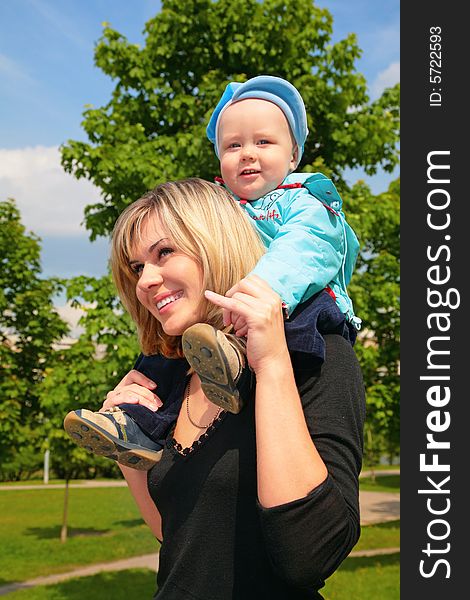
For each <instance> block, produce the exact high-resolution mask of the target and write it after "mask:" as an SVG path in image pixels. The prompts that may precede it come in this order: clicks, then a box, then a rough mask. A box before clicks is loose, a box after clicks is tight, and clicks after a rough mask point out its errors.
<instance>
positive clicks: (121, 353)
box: [39, 276, 138, 542]
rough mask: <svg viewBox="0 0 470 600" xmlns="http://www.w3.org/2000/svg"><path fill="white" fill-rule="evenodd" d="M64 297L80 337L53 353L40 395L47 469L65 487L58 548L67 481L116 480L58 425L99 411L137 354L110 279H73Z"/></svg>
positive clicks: (110, 465) (108, 465) (112, 470)
mask: <svg viewBox="0 0 470 600" xmlns="http://www.w3.org/2000/svg"><path fill="white" fill-rule="evenodd" d="M67 295H68V298H69V299H70V298H72V299H73V301H72V303H73V305H74V306H75V307H77V308H81V309H82V311H83V313H84V314H83V316H82V318H81V319H80V321H79V325H80V326H81V327H82V328H83V332H82V334H81V335H80V337H79V339H78V340H77V341H76V343H74V344H73V345H72V346H70V347H69V348H65V349H63V350H61V351H58V352H56V353H55V356H54V360H53V361H52V362H51V364H50V365H49V368H48V370H47V372H46V377H45V378H44V380H43V381H42V384H41V386H40V390H39V394H40V401H41V407H42V409H43V411H44V415H45V429H46V431H47V436H48V442H49V447H50V449H51V463H52V467H53V469H54V472H55V473H56V474H57V475H58V476H59V477H62V478H64V479H65V481H66V486H65V494H64V509H63V521H62V528H61V535H60V539H61V541H62V542H65V541H66V539H67V531H68V522H67V521H68V498H69V481H70V480H71V479H76V478H78V477H87V478H92V477H95V476H97V475H101V476H103V475H104V476H116V475H118V474H119V471H118V468H117V467H116V464H115V463H114V462H113V461H111V460H109V459H107V458H101V457H97V456H95V455H93V454H90V453H88V452H86V451H85V450H84V449H83V448H81V447H78V446H77V445H76V444H75V443H74V442H73V441H72V440H71V439H70V438H69V436H68V435H67V434H66V433H65V431H64V429H63V419H64V417H65V415H66V414H67V413H68V412H69V411H70V410H75V409H78V408H82V407H83V408H88V409H90V410H98V409H99V408H101V404H102V402H103V400H104V398H105V396H106V393H107V392H108V391H109V390H110V389H112V388H114V387H115V385H116V384H117V382H118V381H119V380H120V379H121V378H122V376H123V374H124V373H125V372H127V371H128V370H129V368H130V367H131V366H132V364H133V361H134V360H135V358H136V356H137V354H138V344H137V336H136V332H135V330H134V327H133V324H132V323H131V321H130V319H129V317H128V316H127V314H125V313H124V312H123V310H122V308H121V307H120V304H119V300H118V299H117V298H116V295H115V293H114V289H113V286H112V285H111V281H110V277H109V276H105V277H102V278H100V279H94V278H91V277H77V278H75V279H72V280H70V281H68V282H67Z"/></svg>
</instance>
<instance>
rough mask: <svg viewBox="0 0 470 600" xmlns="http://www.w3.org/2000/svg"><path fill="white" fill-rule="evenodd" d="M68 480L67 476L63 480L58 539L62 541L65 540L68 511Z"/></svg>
mask: <svg viewBox="0 0 470 600" xmlns="http://www.w3.org/2000/svg"><path fill="white" fill-rule="evenodd" d="M69 481H70V480H69V478H67V479H66V480H65V493H64V512H63V515H62V528H61V530H60V541H61V542H62V543H64V542H66V541H67V529H68V526H67V519H68V513H69Z"/></svg>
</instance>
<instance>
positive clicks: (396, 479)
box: [359, 475, 400, 493]
mask: <svg viewBox="0 0 470 600" xmlns="http://www.w3.org/2000/svg"><path fill="white" fill-rule="evenodd" d="M359 489H360V490H363V491H367V492H395V493H399V492H400V475H376V476H375V481H374V480H373V479H372V478H371V477H361V478H360V479H359Z"/></svg>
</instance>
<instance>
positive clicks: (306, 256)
mask: <svg viewBox="0 0 470 600" xmlns="http://www.w3.org/2000/svg"><path fill="white" fill-rule="evenodd" d="M295 183H297V184H302V187H298V188H290V189H282V186H281V187H280V188H278V189H275V190H273V191H272V192H270V193H268V194H266V195H265V196H263V197H262V198H259V199H258V200H253V201H248V202H245V201H244V200H241V202H240V204H241V205H242V206H243V207H244V208H245V210H246V212H247V213H248V215H249V216H250V217H251V218H252V219H253V222H254V224H255V225H256V228H257V230H258V231H259V233H260V234H261V238H262V240H263V243H264V244H265V246H266V248H267V249H268V251H267V252H266V254H265V255H264V256H262V257H261V259H260V260H259V261H258V263H257V265H256V267H255V268H254V270H253V271H252V272H253V273H256V275H259V277H262V278H263V279H265V280H266V281H267V282H268V283H269V284H270V286H271V287H272V288H273V289H274V290H275V291H276V292H277V293H278V294H279V295H280V297H281V298H282V300H283V301H284V303H285V305H286V308H287V313H288V314H289V315H290V314H291V313H292V311H293V310H294V309H295V307H296V306H297V305H298V304H299V303H300V302H303V301H305V300H308V298H310V297H311V296H313V294H316V293H317V292H319V291H321V290H322V289H323V288H325V287H326V286H329V287H330V288H331V289H332V290H333V292H334V294H335V296H336V303H337V305H338V307H339V309H340V310H341V312H342V313H343V314H345V315H346V317H347V319H348V321H350V322H352V323H353V324H354V325H355V327H356V328H357V329H359V328H360V323H361V320H360V319H359V318H358V317H356V316H355V315H354V309H353V305H352V302H351V300H350V298H349V296H348V292H347V289H346V286H347V285H348V283H349V281H350V280H351V277H352V274H353V271H354V265H355V263H356V259H357V255H358V252H359V242H358V240H357V237H356V235H355V233H354V231H353V230H352V229H351V227H350V226H349V225H348V223H347V222H346V219H345V216H344V214H343V212H342V210H341V209H342V205H343V202H342V200H341V197H340V195H339V194H338V192H337V190H336V187H335V185H334V184H333V182H332V181H331V180H330V179H328V178H327V177H325V175H323V174H322V173H291V174H290V175H288V176H287V177H286V179H285V180H284V181H283V183H282V185H289V184H295ZM235 197H236V196H235ZM237 199H238V200H240V198H237Z"/></svg>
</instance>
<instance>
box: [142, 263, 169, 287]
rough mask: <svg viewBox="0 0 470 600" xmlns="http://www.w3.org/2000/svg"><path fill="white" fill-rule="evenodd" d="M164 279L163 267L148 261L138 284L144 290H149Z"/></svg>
mask: <svg viewBox="0 0 470 600" xmlns="http://www.w3.org/2000/svg"><path fill="white" fill-rule="evenodd" d="M162 281H163V277H162V273H161V269H160V268H159V267H157V266H156V265H152V264H150V263H147V264H145V265H144V267H143V269H142V273H141V275H140V277H139V281H138V283H137V285H138V286H139V287H140V288H141V289H143V290H148V289H150V288H152V287H155V286H158V285H161V283H162Z"/></svg>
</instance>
